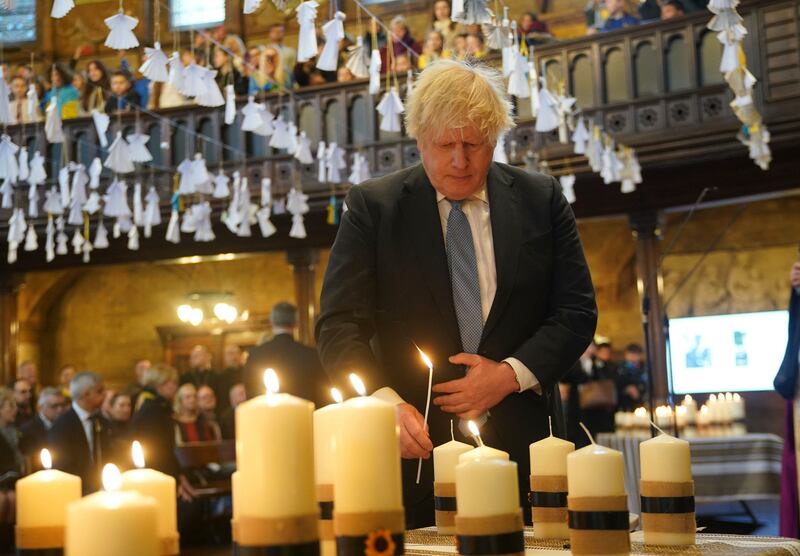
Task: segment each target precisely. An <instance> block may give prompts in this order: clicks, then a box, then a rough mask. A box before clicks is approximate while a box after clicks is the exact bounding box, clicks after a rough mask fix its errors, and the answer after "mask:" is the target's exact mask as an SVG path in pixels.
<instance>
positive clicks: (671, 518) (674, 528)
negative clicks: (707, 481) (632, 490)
mask: <svg viewBox="0 0 800 556" xmlns="http://www.w3.org/2000/svg"><path fill="white" fill-rule="evenodd" d="M639 490H640V492H641V496H642V529H643V530H644V531H651V532H654V533H655V532H658V533H693V532H694V531H695V530H696V529H697V524H696V523H695V515H694V481H688V482H684V483H667V482H662V481H641V482H640V484H639Z"/></svg>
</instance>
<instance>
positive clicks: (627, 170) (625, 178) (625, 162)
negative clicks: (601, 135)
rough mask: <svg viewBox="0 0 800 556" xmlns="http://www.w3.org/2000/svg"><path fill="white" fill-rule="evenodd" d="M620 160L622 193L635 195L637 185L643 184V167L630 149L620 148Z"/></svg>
mask: <svg viewBox="0 0 800 556" xmlns="http://www.w3.org/2000/svg"><path fill="white" fill-rule="evenodd" d="M619 158H620V161H621V169H620V171H619V179H620V181H621V182H622V186H621V188H620V191H621V192H622V193H633V192H634V191H636V185H637V184H640V183H642V167H641V166H640V165H639V159H638V158H637V157H636V152H635V151H634V150H633V149H631V148H630V147H620V152H619Z"/></svg>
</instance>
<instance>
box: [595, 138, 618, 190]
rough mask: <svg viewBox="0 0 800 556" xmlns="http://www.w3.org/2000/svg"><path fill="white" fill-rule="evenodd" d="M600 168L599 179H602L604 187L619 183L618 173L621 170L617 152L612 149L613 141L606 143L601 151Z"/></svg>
mask: <svg viewBox="0 0 800 556" xmlns="http://www.w3.org/2000/svg"><path fill="white" fill-rule="evenodd" d="M602 164H603V166H602V168H601V169H600V177H601V178H603V183H605V184H606V185H608V184H610V183H614V182H615V181H620V179H619V171H620V169H621V168H622V162H620V160H619V157H618V156H617V152H616V150H615V149H614V141H607V142H606V146H605V148H604V149H603V157H602Z"/></svg>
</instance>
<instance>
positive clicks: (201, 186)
mask: <svg viewBox="0 0 800 556" xmlns="http://www.w3.org/2000/svg"><path fill="white" fill-rule="evenodd" d="M191 179H192V184H193V189H194V192H195V193H203V194H206V195H210V194H211V193H212V192H213V185H212V182H211V175H210V174H209V173H208V168H207V167H206V160H205V159H204V158H203V155H202V154H200V153H196V154H195V155H194V160H193V161H192V173H191Z"/></svg>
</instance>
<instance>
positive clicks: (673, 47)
mask: <svg viewBox="0 0 800 556" xmlns="http://www.w3.org/2000/svg"><path fill="white" fill-rule="evenodd" d="M664 59H665V61H666V66H667V90H668V91H681V90H683V89H688V88H690V87H691V86H692V76H691V75H690V73H689V49H688V47H687V45H686V39H684V37H683V35H673V36H672V37H670V39H669V42H667V51H666V55H665V56H664Z"/></svg>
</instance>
